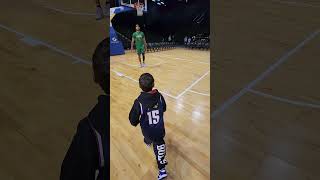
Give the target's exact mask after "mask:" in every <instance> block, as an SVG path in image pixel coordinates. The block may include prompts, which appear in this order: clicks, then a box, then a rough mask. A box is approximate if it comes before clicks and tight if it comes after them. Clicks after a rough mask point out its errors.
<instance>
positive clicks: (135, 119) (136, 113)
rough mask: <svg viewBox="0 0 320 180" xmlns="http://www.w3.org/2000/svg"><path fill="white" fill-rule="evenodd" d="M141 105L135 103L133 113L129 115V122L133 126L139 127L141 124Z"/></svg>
mask: <svg viewBox="0 0 320 180" xmlns="http://www.w3.org/2000/svg"><path fill="white" fill-rule="evenodd" d="M140 111H141V110H140V105H139V102H138V101H137V100H135V101H134V103H133V106H132V108H131V111H130V113H129V121H130V123H131V125H132V126H137V125H138V124H139V123H140V115H141V112H140Z"/></svg>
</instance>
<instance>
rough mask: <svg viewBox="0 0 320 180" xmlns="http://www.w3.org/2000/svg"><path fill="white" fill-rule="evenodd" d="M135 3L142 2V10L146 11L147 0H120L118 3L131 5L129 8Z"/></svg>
mask: <svg viewBox="0 0 320 180" xmlns="http://www.w3.org/2000/svg"><path fill="white" fill-rule="evenodd" d="M135 3H143V4H144V9H143V11H144V12H147V11H148V4H147V0H120V5H121V6H127V7H131V8H135V7H134V4H135Z"/></svg>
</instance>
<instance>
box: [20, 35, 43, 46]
mask: <svg viewBox="0 0 320 180" xmlns="http://www.w3.org/2000/svg"><path fill="white" fill-rule="evenodd" d="M21 41H23V42H25V43H26V44H28V45H30V46H38V45H40V44H41V42H39V41H38V40H36V39H33V38H32V37H27V36H25V37H23V38H22V39H21Z"/></svg>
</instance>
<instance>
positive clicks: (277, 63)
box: [211, 29, 320, 118]
mask: <svg viewBox="0 0 320 180" xmlns="http://www.w3.org/2000/svg"><path fill="white" fill-rule="evenodd" d="M319 33H320V29H318V30H316V31H314V32H313V33H311V34H309V35H308V36H307V37H306V38H305V39H304V40H303V41H301V42H300V43H299V44H298V45H296V46H295V47H294V48H293V49H291V50H289V51H288V52H286V53H284V54H283V55H282V56H280V58H278V59H277V60H276V61H275V63H273V64H271V65H270V66H269V67H268V68H267V69H266V70H265V71H264V72H262V73H261V74H260V75H259V76H257V77H256V78H255V79H254V80H253V81H251V82H249V84H247V85H246V86H245V87H243V88H242V89H241V90H240V91H239V92H238V93H237V94H235V95H233V96H232V97H231V98H229V99H227V100H226V101H225V102H223V104H222V105H220V106H219V107H218V108H217V109H216V110H215V111H213V112H212V113H211V116H212V118H215V117H216V116H218V115H219V114H220V113H222V112H224V111H225V110H226V109H227V108H229V106H231V105H232V104H233V103H235V102H236V101H238V100H239V99H240V98H241V97H242V96H243V95H245V94H246V93H247V92H249V90H251V89H252V88H253V87H254V86H255V85H256V84H258V83H259V82H260V81H262V80H264V79H265V78H266V77H267V76H268V75H269V74H271V73H272V72H273V71H274V70H275V69H277V68H278V67H279V66H281V65H282V64H283V63H284V62H286V61H287V60H288V58H289V57H290V56H292V55H293V54H295V53H296V52H298V51H299V50H300V49H301V48H302V47H303V46H304V45H306V44H307V43H308V42H309V41H311V40H312V39H314V38H315V37H316V36H317V35H318V34H319Z"/></svg>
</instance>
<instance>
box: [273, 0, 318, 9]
mask: <svg viewBox="0 0 320 180" xmlns="http://www.w3.org/2000/svg"><path fill="white" fill-rule="evenodd" d="M272 1H273V2H277V3H281V4H287V5H295V6H303V7H312V8H320V6H317V5H313V4H307V3H300V2H295V1H282V0H272Z"/></svg>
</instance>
